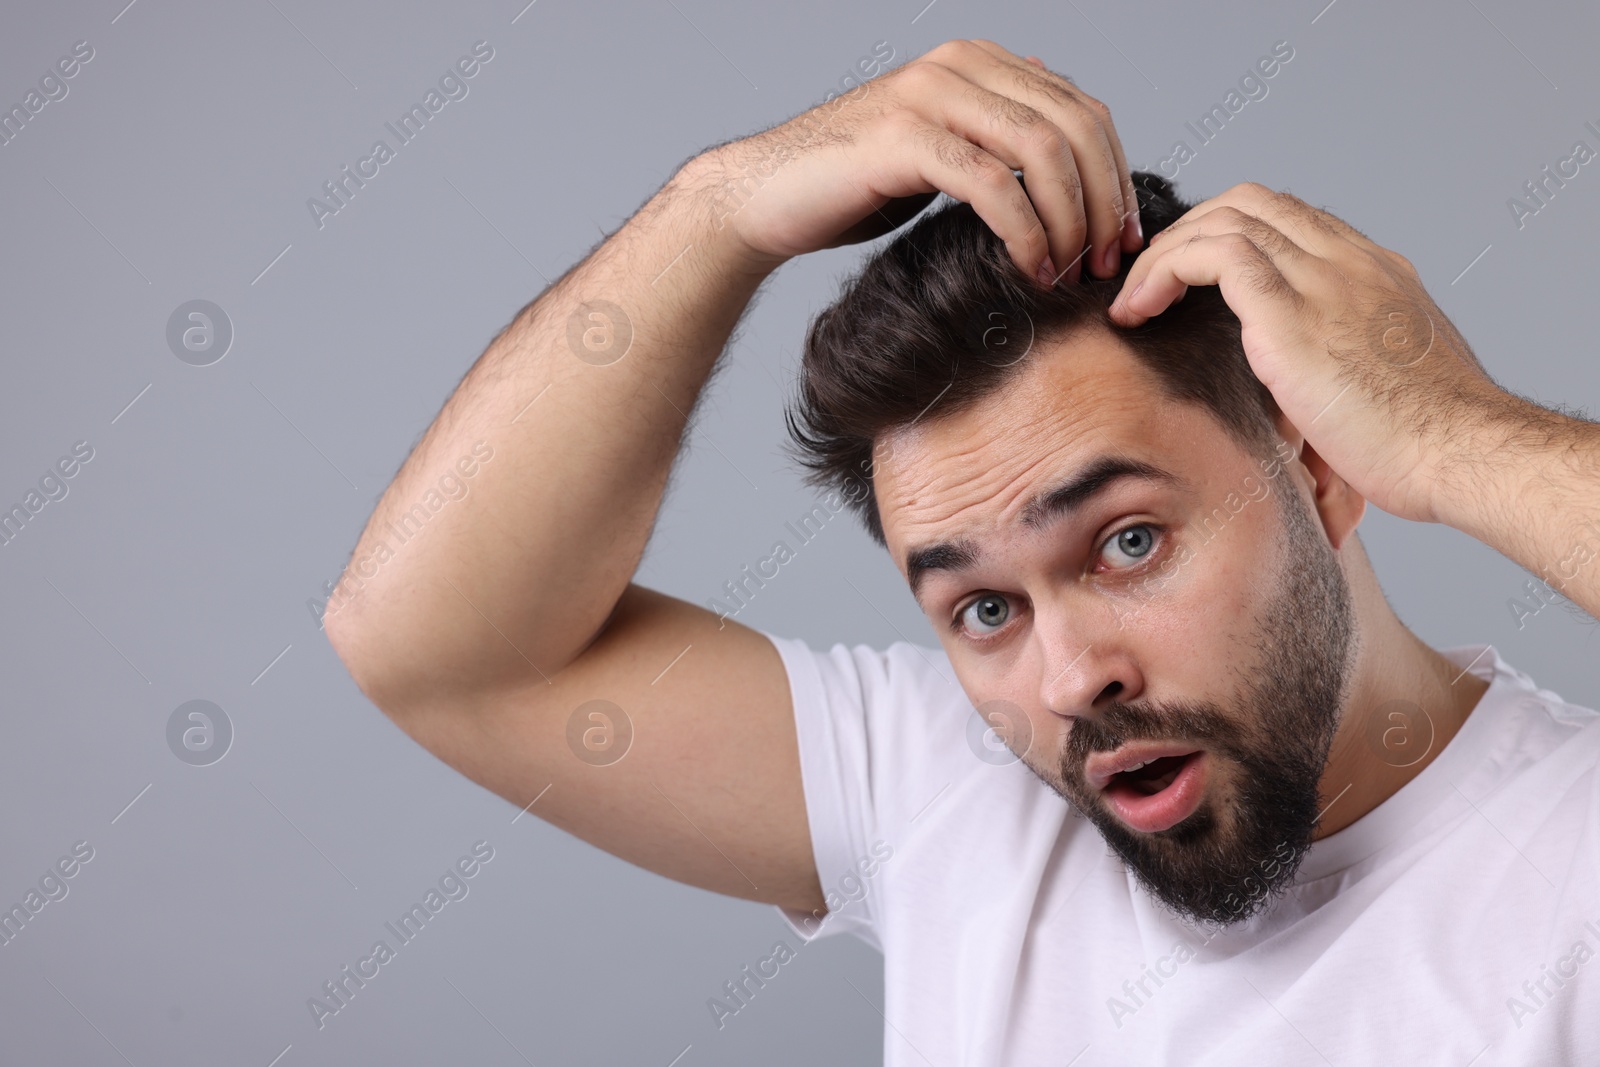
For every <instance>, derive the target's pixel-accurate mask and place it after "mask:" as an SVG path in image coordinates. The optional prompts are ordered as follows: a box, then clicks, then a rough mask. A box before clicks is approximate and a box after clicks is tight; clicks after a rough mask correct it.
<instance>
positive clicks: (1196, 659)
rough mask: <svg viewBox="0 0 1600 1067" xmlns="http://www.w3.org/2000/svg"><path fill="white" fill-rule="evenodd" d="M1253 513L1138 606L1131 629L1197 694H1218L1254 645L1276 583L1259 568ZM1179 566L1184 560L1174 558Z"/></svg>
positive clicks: (1193, 548) (1196, 549) (1194, 554)
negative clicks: (1229, 670)
mask: <svg viewBox="0 0 1600 1067" xmlns="http://www.w3.org/2000/svg"><path fill="white" fill-rule="evenodd" d="M1250 517H1251V516H1250V514H1249V510H1248V509H1246V511H1244V512H1242V513H1241V514H1240V515H1238V516H1237V517H1236V518H1235V520H1234V524H1233V525H1232V526H1230V528H1229V529H1227V530H1224V531H1222V532H1220V533H1218V534H1217V535H1216V536H1215V537H1214V538H1212V539H1211V540H1210V541H1208V542H1205V543H1201V544H1198V545H1196V544H1195V543H1194V541H1193V540H1192V539H1191V541H1190V549H1189V555H1188V558H1187V560H1186V562H1184V563H1182V564H1181V565H1178V566H1175V568H1171V569H1169V573H1170V574H1171V577H1169V578H1168V579H1167V580H1166V581H1165V582H1163V583H1161V584H1160V586H1159V587H1157V589H1156V590H1155V591H1154V593H1153V594H1152V595H1150V596H1149V597H1148V599H1147V600H1146V601H1145V602H1144V603H1143V604H1142V605H1139V606H1138V610H1137V612H1136V614H1135V615H1134V616H1133V618H1132V620H1131V621H1130V624H1129V629H1130V630H1131V631H1133V632H1134V633H1136V634H1137V635H1138V637H1139V640H1140V642H1141V643H1142V644H1144V645H1145V647H1146V648H1147V649H1148V650H1149V651H1150V652H1151V653H1152V654H1154V655H1155V656H1156V657H1157V659H1158V660H1160V661H1162V662H1164V663H1165V664H1166V666H1167V668H1168V671H1169V672H1170V674H1169V677H1172V678H1173V679H1174V680H1178V679H1183V682H1184V684H1185V686H1186V687H1193V688H1191V689H1190V691H1191V692H1195V693H1203V692H1211V691H1215V690H1216V688H1217V685H1218V681H1220V680H1221V679H1222V677H1223V675H1224V673H1225V670H1226V665H1228V664H1232V663H1235V662H1237V661H1238V658H1239V652H1240V650H1241V649H1247V648H1249V647H1250V646H1251V645H1252V644H1253V643H1254V635H1255V631H1256V616H1257V614H1258V613H1259V612H1260V611H1261V610H1262V609H1263V608H1264V607H1265V602H1264V601H1263V600H1262V599H1261V598H1262V597H1264V596H1266V595H1268V594H1270V592H1271V588H1270V581H1271V576H1270V572H1269V571H1264V569H1263V568H1262V567H1260V566H1259V565H1258V564H1257V563H1256V562H1255V560H1256V559H1257V558H1258V556H1257V552H1256V542H1255V535H1256V531H1255V530H1254V529H1253V528H1252V526H1250V525H1248V524H1247V520H1248V519H1249V518H1250ZM1174 558H1175V559H1176V558H1181V556H1175V557H1174Z"/></svg>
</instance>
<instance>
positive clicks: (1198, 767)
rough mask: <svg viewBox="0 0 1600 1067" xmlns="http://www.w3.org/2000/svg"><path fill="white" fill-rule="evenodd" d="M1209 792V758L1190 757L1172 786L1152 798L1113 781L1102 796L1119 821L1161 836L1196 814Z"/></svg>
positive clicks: (1197, 753) (1153, 794)
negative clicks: (1206, 792)
mask: <svg viewBox="0 0 1600 1067" xmlns="http://www.w3.org/2000/svg"><path fill="white" fill-rule="evenodd" d="M1205 791H1206V756H1205V753H1204V752H1196V753H1195V754H1194V755H1192V756H1190V757H1189V759H1188V762H1186V763H1185V764H1184V765H1183V769H1182V770H1180V771H1179V772H1178V776H1177V777H1176V778H1174V779H1173V780H1172V784H1171V785H1169V786H1167V787H1166V788H1165V789H1163V790H1161V792H1159V793H1152V794H1150V795H1149V796H1146V795H1144V794H1143V793H1141V792H1139V791H1138V790H1137V789H1135V788H1134V787H1133V786H1131V785H1128V784H1126V783H1124V782H1121V781H1118V780H1116V779H1113V780H1112V781H1111V783H1110V784H1109V785H1107V786H1106V788H1105V790H1104V792H1103V795H1104V797H1105V799H1106V804H1107V805H1108V806H1109V807H1110V808H1111V810H1112V811H1114V812H1116V814H1117V817H1118V818H1119V819H1121V820H1122V821H1123V822H1125V823H1127V824H1128V825H1129V826H1131V827H1133V828H1134V829H1135V830H1140V831H1142V832H1144V833H1147V834H1153V833H1158V832H1160V831H1162V830H1167V829H1170V828H1172V827H1174V826H1176V825H1178V824H1179V823H1180V822H1182V821H1183V820H1185V819H1187V818H1188V817H1189V816H1191V815H1193V814H1194V813H1195V809H1197V808H1199V807H1200V800H1201V798H1202V797H1204V796H1205Z"/></svg>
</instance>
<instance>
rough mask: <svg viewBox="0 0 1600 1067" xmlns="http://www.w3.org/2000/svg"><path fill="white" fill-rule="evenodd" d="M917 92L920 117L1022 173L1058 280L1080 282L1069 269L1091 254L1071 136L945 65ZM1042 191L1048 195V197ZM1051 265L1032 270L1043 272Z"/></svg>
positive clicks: (923, 78)
mask: <svg viewBox="0 0 1600 1067" xmlns="http://www.w3.org/2000/svg"><path fill="white" fill-rule="evenodd" d="M918 78H919V79H920V80H919V82H918V83H913V84H912V85H911V86H910V88H911V90H912V91H913V92H914V93H916V99H917V100H918V101H919V105H918V106H917V111H918V113H919V114H920V115H921V116H922V117H923V118H924V119H926V120H927V121H929V122H931V123H933V124H935V125H937V126H942V127H944V128H945V129H947V130H949V131H950V132H951V133H953V134H955V135H956V136H957V137H960V138H964V139H965V140H967V141H970V142H971V143H972V144H974V145H977V146H978V147H979V148H982V149H983V150H984V151H986V152H988V153H989V154H990V155H992V156H994V157H995V158H997V159H999V160H1000V161H1001V162H1003V163H1004V164H1005V165H1006V166H1007V167H1008V168H1010V169H1012V170H1020V171H1022V174H1023V187H1024V188H1025V189H1026V191H1027V195H1028V199H1029V200H1030V201H1031V202H1032V205H1033V210H1034V212H1035V214H1036V215H1037V216H1038V218H1039V220H1040V221H1041V222H1042V223H1043V224H1044V237H1045V247H1046V250H1047V251H1048V254H1049V256H1050V258H1051V260H1052V263H1053V265H1054V267H1055V270H1054V271H1052V275H1053V276H1052V278H1051V281H1052V283H1053V282H1054V280H1055V278H1054V275H1056V274H1065V275H1067V276H1068V277H1070V278H1071V280H1073V281H1076V279H1077V277H1078V273H1077V272H1075V271H1074V269H1073V268H1072V267H1070V266H1069V265H1070V264H1071V263H1072V262H1073V261H1074V260H1076V259H1077V258H1078V256H1079V253H1080V252H1081V251H1082V249H1083V246H1084V235H1085V228H1086V227H1085V221H1084V212H1083V206H1082V199H1081V198H1082V192H1081V190H1082V187H1083V182H1082V178H1081V177H1080V175H1079V172H1078V166H1077V162H1076V160H1075V159H1074V158H1073V151H1072V147H1071V144H1070V142H1069V141H1068V138H1067V134H1066V133H1064V132H1063V131H1062V130H1061V129H1060V128H1059V127H1057V126H1056V125H1055V124H1054V123H1052V122H1051V121H1050V120H1049V119H1047V118H1046V117H1045V116H1044V115H1043V114H1041V113H1040V112H1038V111H1036V110H1034V109H1033V108H1032V107H1029V106H1028V105H1027V104H1024V103H1021V102H1020V101H1017V100H1014V99H1012V98H1010V97H1006V96H1001V95H999V94H996V93H993V92H990V91H989V90H988V89H986V88H983V87H982V86H980V85H977V84H974V83H973V82H972V81H970V80H968V79H967V78H965V77H963V76H962V75H961V74H959V73H958V72H956V71H954V70H951V69H950V68H948V67H945V66H943V65H942V64H938V63H928V64H925V65H924V66H923V69H922V71H921V72H920V73H919V74H918ZM1041 190H1043V191H1045V192H1046V193H1047V194H1048V195H1041ZM1043 259H1044V254H1043V253H1042V252H1041V254H1040V255H1039V256H1038V258H1037V259H1036V260H1034V261H1033V262H1032V263H1031V264H1029V265H1028V266H1029V268H1030V273H1032V272H1034V271H1037V270H1038V268H1039V266H1040V265H1041V262H1042V260H1043Z"/></svg>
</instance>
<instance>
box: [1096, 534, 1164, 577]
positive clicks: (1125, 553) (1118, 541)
mask: <svg viewBox="0 0 1600 1067" xmlns="http://www.w3.org/2000/svg"><path fill="white" fill-rule="evenodd" d="M1155 543H1156V540H1155V528H1154V527H1151V526H1146V525H1143V524H1140V525H1138V526H1130V527H1128V528H1127V529H1126V530H1122V531H1120V532H1118V533H1116V534H1114V535H1113V536H1112V537H1111V538H1110V539H1109V540H1107V541H1106V543H1105V547H1104V548H1102V549H1101V550H1100V558H1101V559H1103V560H1105V561H1106V562H1107V563H1108V564H1110V565H1111V566H1112V567H1114V568H1116V567H1131V566H1133V565H1134V564H1135V563H1137V562H1138V561H1139V560H1140V559H1141V558H1142V557H1143V556H1145V555H1146V554H1147V553H1149V551H1150V549H1152V548H1153V547H1155Z"/></svg>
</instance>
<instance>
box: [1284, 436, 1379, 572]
mask: <svg viewBox="0 0 1600 1067" xmlns="http://www.w3.org/2000/svg"><path fill="white" fill-rule="evenodd" d="M1275 421H1276V423H1277V427H1278V433H1279V434H1280V435H1281V436H1282V437H1283V439H1284V440H1285V441H1287V442H1288V443H1289V444H1290V445H1291V446H1293V447H1294V448H1295V449H1296V450H1297V452H1298V453H1299V460H1298V462H1293V461H1291V462H1290V463H1289V464H1288V466H1289V468H1290V469H1293V470H1296V471H1297V473H1299V474H1300V475H1301V476H1302V477H1303V478H1304V480H1305V482H1306V486H1307V488H1308V489H1310V491H1311V499H1312V503H1313V504H1314V506H1315V507H1316V511H1317V518H1318V519H1319V520H1320V521H1321V523H1322V528H1323V529H1324V530H1325V531H1327V534H1328V543H1329V544H1331V545H1332V546H1333V547H1334V550H1335V551H1337V550H1338V549H1340V548H1342V547H1343V546H1344V543H1345V541H1346V539H1348V538H1349V536H1350V535H1351V533H1353V532H1354V531H1355V528H1356V527H1357V526H1359V525H1361V519H1362V516H1364V515H1365V514H1366V513H1367V498H1366V497H1364V496H1362V495H1361V494H1360V493H1358V492H1356V491H1355V489H1353V488H1351V486H1350V483H1349V482H1347V481H1345V480H1344V479H1343V478H1341V477H1340V476H1339V473H1338V472H1337V471H1335V470H1334V469H1333V468H1332V467H1330V466H1328V461H1327V460H1325V459H1323V458H1322V455H1321V453H1319V452H1318V451H1317V450H1316V449H1315V448H1313V447H1311V442H1309V441H1307V440H1306V439H1305V438H1304V437H1303V436H1301V434H1300V431H1299V430H1297V429H1295V427H1294V426H1293V424H1291V423H1290V422H1289V420H1288V419H1286V418H1284V417H1283V415H1282V414H1279V415H1278V417H1277V418H1276V420H1275Z"/></svg>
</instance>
